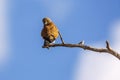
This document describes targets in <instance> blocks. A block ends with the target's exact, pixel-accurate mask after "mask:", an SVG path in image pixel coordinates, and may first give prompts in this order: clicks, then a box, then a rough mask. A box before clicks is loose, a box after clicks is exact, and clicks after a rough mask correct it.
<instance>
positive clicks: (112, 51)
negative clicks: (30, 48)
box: [43, 41, 120, 60]
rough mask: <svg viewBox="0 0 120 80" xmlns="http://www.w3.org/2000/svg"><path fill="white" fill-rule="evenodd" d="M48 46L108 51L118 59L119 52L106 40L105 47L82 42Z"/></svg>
mask: <svg viewBox="0 0 120 80" xmlns="http://www.w3.org/2000/svg"><path fill="white" fill-rule="evenodd" d="M48 46H49V47H70V48H75V47H78V48H82V49H84V50H90V51H94V52H105V53H109V54H112V55H113V56H115V57H116V58H118V59H119V60H120V54H119V53H118V52H116V51H114V50H113V49H112V48H111V47H110V44H109V42H108V41H106V48H95V47H91V46H87V45H84V44H49V45H48ZM43 48H46V46H43Z"/></svg>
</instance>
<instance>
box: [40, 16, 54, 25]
mask: <svg viewBox="0 0 120 80" xmlns="http://www.w3.org/2000/svg"><path fill="white" fill-rule="evenodd" d="M42 21H43V24H44V25H47V24H49V23H51V22H52V21H51V19H50V18H48V17H45V18H43V20H42Z"/></svg>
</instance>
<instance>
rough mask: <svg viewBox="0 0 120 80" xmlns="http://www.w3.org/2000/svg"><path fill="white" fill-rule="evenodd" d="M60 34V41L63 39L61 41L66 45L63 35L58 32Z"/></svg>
mask: <svg viewBox="0 0 120 80" xmlns="http://www.w3.org/2000/svg"><path fill="white" fill-rule="evenodd" d="M58 33H59V35H60V39H61V41H62V44H65V43H64V41H63V38H62V35H61V34H60V32H58Z"/></svg>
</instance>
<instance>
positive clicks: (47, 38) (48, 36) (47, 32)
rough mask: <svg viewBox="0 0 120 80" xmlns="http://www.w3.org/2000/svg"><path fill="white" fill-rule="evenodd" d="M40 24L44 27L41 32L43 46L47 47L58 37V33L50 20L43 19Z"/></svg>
mask: <svg viewBox="0 0 120 80" xmlns="http://www.w3.org/2000/svg"><path fill="white" fill-rule="evenodd" d="M42 22H43V25H44V26H43V29H42V31H41V36H42V38H43V39H44V45H43V46H47V45H48V44H50V43H52V42H53V41H54V40H56V38H57V37H58V36H59V31H58V28H57V27H56V26H55V24H54V23H53V22H52V20H51V19H50V18H47V17H46V18H43V19H42Z"/></svg>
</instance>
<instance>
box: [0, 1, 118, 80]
mask: <svg viewBox="0 0 120 80" xmlns="http://www.w3.org/2000/svg"><path fill="white" fill-rule="evenodd" d="M3 1H4V0H1V2H3ZM5 1H6V3H5V4H8V5H6V9H7V13H6V15H7V18H6V19H7V21H5V22H6V24H9V25H7V27H6V29H4V28H2V27H1V29H4V30H6V32H5V33H7V34H8V35H7V34H6V35H7V36H8V38H9V39H7V40H8V41H6V42H8V43H7V44H9V45H6V46H7V47H6V48H7V49H6V48H5V49H6V51H7V50H9V49H10V50H9V54H8V55H9V60H8V61H7V62H6V63H7V65H5V68H4V69H2V68H1V72H0V80H75V79H74V78H73V76H74V73H75V68H76V67H75V66H76V63H77V60H78V56H79V58H82V55H80V54H81V52H82V51H83V50H82V49H79V48H50V50H47V49H43V48H42V45H43V39H42V38H41V36H40V31H41V29H42V28H43V23H42V18H44V17H50V18H51V19H52V21H53V22H54V23H55V24H56V25H57V27H58V28H59V30H60V32H61V34H62V36H63V39H64V41H65V42H66V43H79V42H80V41H81V40H84V41H85V43H86V44H88V45H90V44H94V43H96V42H99V41H101V42H102V43H104V42H105V40H109V41H111V43H112V39H110V37H109V34H110V30H111V26H110V25H111V24H112V23H114V22H115V21H117V20H120V0H8V1H7V0H5ZM1 11H2V10H1ZM3 11H4V9H3ZM3 18H5V17H3ZM1 21H2V19H1ZM119 29H120V28H119ZM7 30H9V33H8V32H7ZM5 33H3V35H4V34H5ZM0 40H1V43H3V42H4V40H2V38H1V39H0ZM5 40H6V38H5ZM56 43H60V39H57V41H56ZM3 45H5V44H3ZM0 49H1V50H2V49H3V48H0ZM2 53H8V52H5V51H3V52H1V54H2ZM0 60H2V59H0ZM81 63H82V64H83V63H84V62H82V61H81V60H79V64H80V65H82V64H81ZM1 65H4V64H1ZM81 74H82V73H80V74H79V75H81ZM76 80H77V79H76ZM79 80H85V79H84V78H83V79H79ZM91 80H94V79H91ZM96 80H98V79H96Z"/></svg>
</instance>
